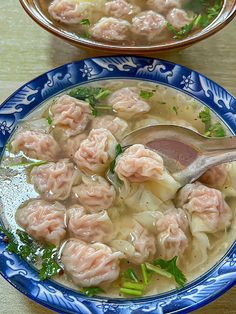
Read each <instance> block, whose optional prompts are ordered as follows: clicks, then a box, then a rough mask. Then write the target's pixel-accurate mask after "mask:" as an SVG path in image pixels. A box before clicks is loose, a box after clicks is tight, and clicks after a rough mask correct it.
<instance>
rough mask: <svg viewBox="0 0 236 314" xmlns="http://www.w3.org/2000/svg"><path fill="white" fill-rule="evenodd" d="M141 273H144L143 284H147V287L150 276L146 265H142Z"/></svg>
mask: <svg viewBox="0 0 236 314" xmlns="http://www.w3.org/2000/svg"><path fill="white" fill-rule="evenodd" d="M141 272H142V276H143V282H144V283H145V285H147V284H148V283H149V278H148V277H149V276H148V272H147V267H146V265H145V264H141Z"/></svg>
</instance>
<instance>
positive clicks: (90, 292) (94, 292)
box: [80, 287, 104, 297]
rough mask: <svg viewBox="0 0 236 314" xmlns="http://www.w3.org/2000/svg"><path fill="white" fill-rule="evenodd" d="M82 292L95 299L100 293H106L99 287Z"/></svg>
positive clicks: (85, 289) (82, 290)
mask: <svg viewBox="0 0 236 314" xmlns="http://www.w3.org/2000/svg"><path fill="white" fill-rule="evenodd" d="M80 292H81V293H83V294H85V295H87V296H88V297H93V296H95V295H97V294H98V293H101V292H104V290H103V289H102V288H99V287H88V288H83V289H81V290H80Z"/></svg>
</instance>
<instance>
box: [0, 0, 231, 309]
mask: <svg viewBox="0 0 236 314" xmlns="http://www.w3.org/2000/svg"><path fill="white" fill-rule="evenodd" d="M235 50H236V20H235V21H233V22H232V23H231V24H230V25H229V26H227V27H226V28H225V29H224V30H222V31H221V32H220V33H219V34H216V35H214V36H213V37H211V38H210V39H208V40H206V41H203V42H201V43H199V44H196V45H195V46H192V47H190V48H188V49H186V50H183V51H181V52H178V53H176V52H175V53H168V54H162V55H160V54H159V55H158V57H161V58H163V59H167V60H170V61H174V62H177V63H180V64H182V65H185V66H188V67H191V68H192V69H194V70H197V71H199V72H201V73H202V74H204V75H206V76H208V77H209V78H211V79H213V80H214V81H216V82H217V83H219V84H220V85H222V86H223V87H225V88H226V89H228V91H229V92H231V93H233V94H234V95H236V57H235V56H236V55H235ZM98 55H99V52H97V51H93V52H89V53H88V52H86V51H83V50H79V49H77V48H75V47H72V46H70V45H68V44H66V43H64V42H63V41H61V40H60V39H57V38H55V37H53V36H52V35H51V34H49V33H47V32H45V31H44V30H42V29H41V28H40V27H39V26H38V25H36V24H34V22H33V21H32V20H31V19H30V18H29V17H28V16H27V15H26V13H25V12H24V11H23V9H22V8H21V7H20V4H19V2H18V1H15V0H8V1H0V103H1V102H2V101H3V100H4V99H5V98H7V97H8V96H9V95H10V94H11V93H12V92H13V91H14V90H15V89H16V88H18V87H19V86H21V85H22V84H23V83H25V82H27V81H29V80H31V79H33V78H34V77H36V76H38V75H40V74H41V73H43V72H45V71H47V70H49V69H51V68H54V67H57V66H59V65H62V64H64V63H67V62H70V61H74V60H79V59H82V58H84V57H88V56H98ZM100 55H104V53H100ZM235 300H236V287H235V288H233V289H231V291H229V292H227V293H226V294H225V295H223V296H222V297H221V298H219V299H218V300H216V301H215V302H213V303H212V304H210V305H207V306H205V307H204V308H202V309H200V310H198V311H195V312H194V313H196V314H204V313H207V314H222V313H223V312H225V313H227V314H235V313H236V301H235ZM0 304H1V307H0V313H4V314H8V313H9V314H23V313H24V314H27V313H36V314H43V313H52V312H51V311H47V310H45V308H43V307H41V306H39V305H37V304H35V303H34V302H32V301H30V300H28V299H27V298H26V297H25V296H23V295H21V294H20V293H19V292H18V291H17V290H15V289H14V288H13V287H11V286H10V285H9V284H8V283H7V282H5V281H4V280H3V279H2V278H0Z"/></svg>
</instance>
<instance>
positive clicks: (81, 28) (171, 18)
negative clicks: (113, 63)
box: [39, 0, 223, 46]
mask: <svg viewBox="0 0 236 314" xmlns="http://www.w3.org/2000/svg"><path fill="white" fill-rule="evenodd" d="M39 4H40V6H41V8H42V9H43V11H44V12H45V14H46V15H47V16H48V17H49V18H50V19H51V20H52V21H53V22H54V23H55V24H56V25H57V26H59V27H60V28H63V29H64V30H65V31H69V32H72V33H74V34H77V35H78V36H80V37H84V38H87V39H91V40H95V41H98V42H106V43H112V44H115V45H130V46H143V45H153V44H158V43H166V42H170V41H173V40H181V39H183V38H185V37H187V36H188V35H191V34H193V33H195V32H198V31H200V30H201V29H203V28H205V27H207V26H208V25H209V24H210V23H211V22H212V21H213V20H214V19H215V18H216V17H217V16H218V15H219V13H220V11H221V9H222V6H223V1H222V0H209V1H200V0H199V1H195V0H194V1H190V0H189V1H188V0H161V1H160V0H148V1H141V0H110V1H106V0H96V1H95V0H53V1H51V0H50V1H49V0H47V1H41V0H39Z"/></svg>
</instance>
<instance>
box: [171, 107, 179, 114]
mask: <svg viewBox="0 0 236 314" xmlns="http://www.w3.org/2000/svg"><path fill="white" fill-rule="evenodd" d="M172 110H173V111H174V112H175V114H176V115H178V109H177V108H176V107H175V106H173V107H172Z"/></svg>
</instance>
